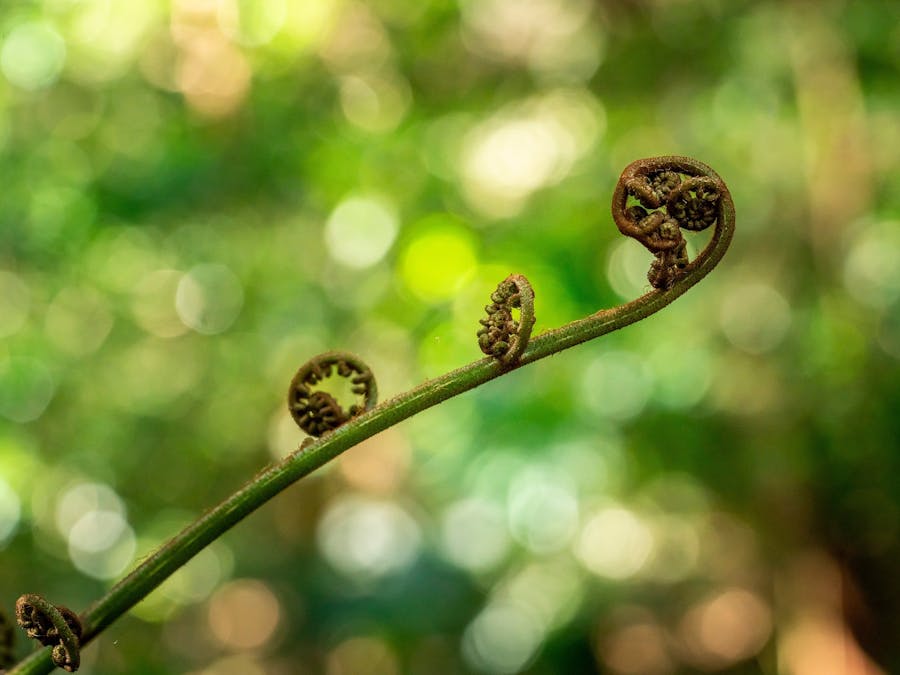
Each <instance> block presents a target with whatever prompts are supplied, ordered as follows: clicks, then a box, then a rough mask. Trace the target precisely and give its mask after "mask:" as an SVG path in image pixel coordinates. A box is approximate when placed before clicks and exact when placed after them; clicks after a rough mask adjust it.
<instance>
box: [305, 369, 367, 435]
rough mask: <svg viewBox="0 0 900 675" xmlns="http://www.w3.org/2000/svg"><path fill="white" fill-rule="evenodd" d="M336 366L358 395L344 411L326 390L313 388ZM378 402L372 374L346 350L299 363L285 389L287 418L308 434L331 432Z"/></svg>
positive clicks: (339, 373)
mask: <svg viewBox="0 0 900 675" xmlns="http://www.w3.org/2000/svg"><path fill="white" fill-rule="evenodd" d="M334 369H336V370H337V374H338V375H340V376H341V377H349V378H350V384H351V391H352V392H353V393H354V394H357V395H359V396H360V397H361V400H360V402H359V403H358V404H353V405H351V406H350V410H347V411H345V410H344V409H343V408H342V407H341V405H340V403H338V402H337V399H335V398H334V396H332V395H331V394H329V393H328V392H326V391H321V390H315V389H313V387H315V386H316V385H317V384H318V383H319V382H321V381H322V380H324V379H325V378H327V377H330V376H331V374H332V371H333V370H334ZM377 402H378V388H377V386H376V384H375V376H374V375H373V374H372V371H371V370H370V369H369V367H368V366H367V365H366V364H365V363H364V362H363V361H362V359H360V358H359V357H358V356H356V355H355V354H351V353H350V352H325V353H324V354H319V355H318V356H314V357H313V358H311V359H310V360H309V361H307V362H306V363H304V364H303V365H302V366H300V368H299V370H297V374H296V375H294V379H293V380H291V386H290V388H289V389H288V409H289V410H290V412H291V417H293V418H294V421H295V422H296V423H297V426H299V427H300V428H301V429H303V431H305V432H306V433H308V434H309V435H310V436H321V435H322V434H324V433H326V432H328V431H333V430H334V429H337V428H338V427H339V426H341V425H342V424H344V423H345V422H346V421H348V420H349V419H351V418H352V417H355V416H356V415H358V414H360V413H361V412H363V411H365V410H371V409H372V408H374V407H375V404H376V403H377Z"/></svg>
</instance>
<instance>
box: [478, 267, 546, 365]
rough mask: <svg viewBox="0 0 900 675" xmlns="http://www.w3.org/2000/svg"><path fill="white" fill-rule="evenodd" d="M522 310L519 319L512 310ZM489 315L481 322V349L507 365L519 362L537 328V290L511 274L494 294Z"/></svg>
mask: <svg viewBox="0 0 900 675" xmlns="http://www.w3.org/2000/svg"><path fill="white" fill-rule="evenodd" d="M514 309H517V310H519V319H518V320H516V319H515V318H514V317H513V310H514ZM484 311H485V312H487V316H486V317H485V318H483V319H479V320H478V322H479V323H480V324H481V328H480V329H479V330H478V333H477V335H478V347H479V348H480V349H481V351H482V352H484V353H485V354H487V355H488V356H492V357H494V358H495V359H497V360H498V361H500V362H501V363H503V364H504V365H512V364H514V363H516V362H517V361H518V360H519V358H520V357H521V356H522V353H523V352H524V351H525V347H527V346H528V340H529V338H530V337H531V329H532V328H533V327H534V290H532V288H531V284H530V283H529V282H528V279H526V278H525V277H524V276H523V275H521V274H511V275H509V276H508V277H506V279H504V280H503V281H501V282H500V284H499V285H498V286H497V289H496V290H495V291H494V292H493V293H491V303H490V304H489V305H485V308H484Z"/></svg>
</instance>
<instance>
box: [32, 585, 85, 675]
mask: <svg viewBox="0 0 900 675" xmlns="http://www.w3.org/2000/svg"><path fill="white" fill-rule="evenodd" d="M16 620H17V621H18V623H19V626H20V627H21V628H22V629H23V630H24V631H25V634H26V635H27V636H28V637H29V638H31V639H32V640H37V641H38V642H40V643H41V644H42V645H44V646H46V647H52V650H51V658H52V659H53V664H54V665H55V666H57V667H58V668H62V669H63V670H67V671H68V672H70V673H74V672H75V671H76V670H78V667H79V665H81V649H80V648H81V635H82V632H83V631H82V626H81V620H80V619H79V618H78V615H77V614H76V613H75V612H73V611H72V610H71V609H69V608H68V607H62V606H60V607H57V606H55V605H52V604H51V603H49V602H48V601H47V600H45V599H44V598H43V597H41V596H40V595H36V594H34V593H29V594H26V595H23V596H21V597H20V598H19V599H18V600H17V601H16Z"/></svg>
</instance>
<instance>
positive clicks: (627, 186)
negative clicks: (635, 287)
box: [612, 156, 731, 290]
mask: <svg viewBox="0 0 900 675" xmlns="http://www.w3.org/2000/svg"><path fill="white" fill-rule="evenodd" d="M723 196H724V197H726V199H727V202H728V203H729V204H730V203H731V196H730V195H729V194H728V188H727V187H726V186H725V183H724V182H723V181H722V179H721V178H719V177H718V175H717V174H716V173H715V172H714V171H713V170H712V169H710V168H709V167H708V166H706V165H705V164H702V163H701V162H698V161H697V160H694V159H690V158H688V157H675V156H672V157H651V158H648V159H639V160H637V161H635V162H632V163H631V164H629V165H628V166H627V167H625V170H624V171H623V172H622V175H621V177H620V178H619V182H618V183H617V184H616V190H615V192H614V193H613V203H612V215H613V220H615V222H616V227H618V228H619V231H620V232H621V233H622V234H624V235H626V236H628V237H633V238H634V239H637V240H638V241H639V242H641V244H643V245H644V246H645V247H646V248H647V249H648V250H649V251H650V252H651V253H653V254H654V256H655V259H654V260H653V263H652V265H651V267H650V271H649V272H648V273H647V279H648V280H649V281H650V285H651V286H653V288H656V289H660V290H667V289H669V288H671V287H672V285H673V284H675V282H676V281H678V280H679V279H680V278H681V277H682V276H684V274H685V270H686V268H687V266H688V264H689V263H690V261H689V260H688V255H687V245H686V242H685V240H684V236H683V235H682V233H681V230H682V229H685V230H690V231H693V232H698V231H700V230H705V229H706V228H708V227H710V226H712V225H715V224H716V223H717V222H721V219H722V218H723V217H724V208H725V207H724V204H725V202H726V199H723ZM629 200H632V203H631V204H629ZM633 202H637V203H633Z"/></svg>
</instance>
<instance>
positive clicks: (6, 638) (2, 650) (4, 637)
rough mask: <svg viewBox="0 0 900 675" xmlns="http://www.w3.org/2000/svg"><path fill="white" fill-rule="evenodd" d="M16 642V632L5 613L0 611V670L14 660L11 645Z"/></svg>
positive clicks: (13, 645)
mask: <svg viewBox="0 0 900 675" xmlns="http://www.w3.org/2000/svg"><path fill="white" fill-rule="evenodd" d="M15 644H16V633H15V631H13V625H12V623H10V621H9V619H8V618H7V616H6V614H5V613H4V612H3V611H0V672H3V671H2V669H3V668H6V667H7V666H10V665H12V664H13V662H14V661H15V657H14V656H13V647H15Z"/></svg>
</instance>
